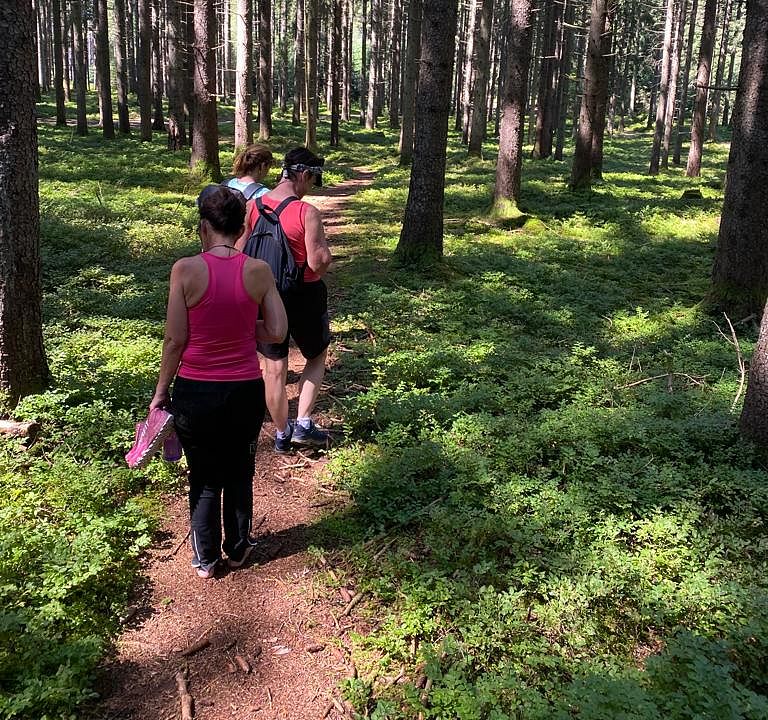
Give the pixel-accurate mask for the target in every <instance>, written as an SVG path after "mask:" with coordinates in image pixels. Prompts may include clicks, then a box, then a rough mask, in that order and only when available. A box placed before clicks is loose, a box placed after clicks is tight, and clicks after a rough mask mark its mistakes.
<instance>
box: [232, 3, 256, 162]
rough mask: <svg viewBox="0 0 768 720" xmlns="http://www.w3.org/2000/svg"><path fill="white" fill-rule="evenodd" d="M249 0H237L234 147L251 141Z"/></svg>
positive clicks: (239, 146)
mask: <svg viewBox="0 0 768 720" xmlns="http://www.w3.org/2000/svg"><path fill="white" fill-rule="evenodd" d="M252 22H253V20H252V18H251V0H237V60H236V62H237V70H236V73H237V75H236V77H237V79H236V82H235V148H236V149H241V148H244V147H245V146H246V145H249V144H250V143H251V142H253V118H252V113H253V99H252V97H251V54H252V52H253V41H252V35H251V24H252Z"/></svg>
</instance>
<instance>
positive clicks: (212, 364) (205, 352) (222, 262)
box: [178, 253, 261, 381]
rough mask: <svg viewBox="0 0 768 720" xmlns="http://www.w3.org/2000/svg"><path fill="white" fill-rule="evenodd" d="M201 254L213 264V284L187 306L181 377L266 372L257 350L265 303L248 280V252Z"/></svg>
mask: <svg viewBox="0 0 768 720" xmlns="http://www.w3.org/2000/svg"><path fill="white" fill-rule="evenodd" d="M200 257H202V258H203V260H205V263H206V265H207V266H208V287H207V288H206V289H205V293H203V297H202V298H200V301H199V302H198V303H197V304H196V305H194V306H193V307H191V308H187V318H188V326H189V327H188V333H189V334H188V338H187V345H186V347H185V348H184V352H183V353H182V355H181V365H180V366H179V373H178V374H179V377H183V378H186V379H187V380H208V381H227V380H256V379H258V378H260V377H261V368H260V367H259V358H258V356H257V355H256V320H257V319H258V317H259V305H258V303H257V302H255V301H254V300H253V298H252V297H251V296H250V295H249V294H248V291H247V290H246V289H245V285H244V283H243V265H245V261H246V260H247V259H248V256H247V255H243V254H242V253H237V254H236V255H232V256H230V257H219V256H218V255H211V254H210V253H201V255H200Z"/></svg>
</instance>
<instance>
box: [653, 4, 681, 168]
mask: <svg viewBox="0 0 768 720" xmlns="http://www.w3.org/2000/svg"><path fill="white" fill-rule="evenodd" d="M674 14H675V13H674V0H666V8H665V14H664V40H663V43H662V47H661V72H660V75H661V79H660V81H659V92H658V97H657V102H656V126H655V129H654V132H653V147H652V148H651V163H650V167H649V168H648V174H649V175H658V174H659V161H660V158H661V142H662V140H663V139H664V125H665V123H666V119H667V92H668V91H669V73H670V70H671V69H672V33H673V25H674V22H673V18H674Z"/></svg>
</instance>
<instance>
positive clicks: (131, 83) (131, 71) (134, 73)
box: [125, 0, 139, 95]
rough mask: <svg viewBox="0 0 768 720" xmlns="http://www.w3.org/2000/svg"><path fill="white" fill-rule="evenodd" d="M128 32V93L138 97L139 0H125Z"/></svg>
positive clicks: (126, 36)
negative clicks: (137, 19) (137, 21)
mask: <svg viewBox="0 0 768 720" xmlns="http://www.w3.org/2000/svg"><path fill="white" fill-rule="evenodd" d="M125 2H126V3H127V4H126V6H125V9H126V32H125V45H126V51H127V58H128V92H129V93H134V94H137V95H138V92H139V80H138V68H137V54H138V48H137V45H138V38H137V24H136V18H137V16H138V14H139V11H138V0H125Z"/></svg>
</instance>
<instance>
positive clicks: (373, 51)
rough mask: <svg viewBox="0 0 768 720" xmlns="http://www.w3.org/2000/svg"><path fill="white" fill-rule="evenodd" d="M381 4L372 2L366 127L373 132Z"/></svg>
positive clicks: (379, 0)
mask: <svg viewBox="0 0 768 720" xmlns="http://www.w3.org/2000/svg"><path fill="white" fill-rule="evenodd" d="M381 3H382V0H371V17H370V22H369V25H370V28H371V46H370V51H369V53H368V93H367V96H366V108H365V127H366V129H368V130H371V129H373V128H375V127H376V116H377V113H376V91H377V88H378V83H379V66H380V63H379V47H380V45H381Z"/></svg>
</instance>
